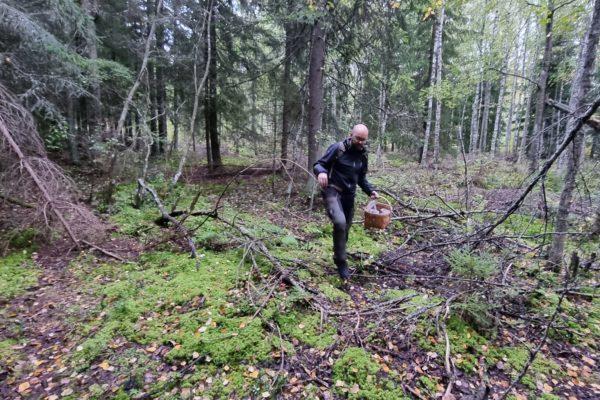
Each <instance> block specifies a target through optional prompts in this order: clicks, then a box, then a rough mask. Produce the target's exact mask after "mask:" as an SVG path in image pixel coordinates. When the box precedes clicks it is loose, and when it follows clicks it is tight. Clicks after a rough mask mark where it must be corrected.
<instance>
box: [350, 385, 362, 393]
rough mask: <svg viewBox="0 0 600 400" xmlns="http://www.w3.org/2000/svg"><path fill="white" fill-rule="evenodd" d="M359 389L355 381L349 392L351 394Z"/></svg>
mask: <svg viewBox="0 0 600 400" xmlns="http://www.w3.org/2000/svg"><path fill="white" fill-rule="evenodd" d="M359 391H360V386H358V383H355V384H354V385H353V386H352V387H351V388H350V390H349V392H350V393H352V394H356V393H358V392H359Z"/></svg>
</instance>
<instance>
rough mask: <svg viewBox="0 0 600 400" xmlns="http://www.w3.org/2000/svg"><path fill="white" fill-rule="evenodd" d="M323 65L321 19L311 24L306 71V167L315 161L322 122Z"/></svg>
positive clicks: (323, 49) (323, 46)
mask: <svg viewBox="0 0 600 400" xmlns="http://www.w3.org/2000/svg"><path fill="white" fill-rule="evenodd" d="M324 66H325V31H324V30H323V27H322V22H321V20H317V21H316V22H315V24H314V26H313V30H312V38H311V49H310V65H309V71H308V93H309V100H308V169H309V170H312V167H313V164H314V163H315V162H316V161H317V135H318V134H319V132H320V131H321V124H322V123H323V69H324Z"/></svg>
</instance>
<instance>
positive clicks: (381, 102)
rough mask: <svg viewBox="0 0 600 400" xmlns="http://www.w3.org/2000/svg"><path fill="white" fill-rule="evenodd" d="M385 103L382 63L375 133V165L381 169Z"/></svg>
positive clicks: (385, 90) (385, 91)
mask: <svg viewBox="0 0 600 400" xmlns="http://www.w3.org/2000/svg"><path fill="white" fill-rule="evenodd" d="M386 101H387V88H386V84H385V69H384V66H383V63H382V67H381V83H380V85H379V123H378V128H379V129H378V131H377V159H376V163H377V165H378V166H379V167H383V154H382V147H383V136H384V135H385V129H386V125H387V110H386V108H385V105H386Z"/></svg>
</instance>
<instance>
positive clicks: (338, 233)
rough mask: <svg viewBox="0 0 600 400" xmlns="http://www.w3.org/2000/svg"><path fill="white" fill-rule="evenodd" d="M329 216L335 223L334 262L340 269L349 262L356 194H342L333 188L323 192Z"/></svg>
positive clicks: (329, 187)
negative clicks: (347, 248) (347, 251)
mask: <svg viewBox="0 0 600 400" xmlns="http://www.w3.org/2000/svg"><path fill="white" fill-rule="evenodd" d="M322 194H323V200H324V201H325V207H326V208H327V215H329V218H330V219H331V222H332V223H333V262H334V263H335V265H337V266H338V267H340V266H345V265H346V262H347V255H346V242H347V241H348V232H349V231H350V225H352V215H353V214H354V193H349V194H347V193H340V192H338V191H337V190H336V189H335V188H334V187H333V186H328V187H327V189H325V190H324V191H323V192H322Z"/></svg>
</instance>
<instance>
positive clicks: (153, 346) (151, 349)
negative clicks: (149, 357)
mask: <svg viewBox="0 0 600 400" xmlns="http://www.w3.org/2000/svg"><path fill="white" fill-rule="evenodd" d="M146 351H147V352H148V353H154V352H155V351H156V345H154V344H153V345H151V346H148V347H146Z"/></svg>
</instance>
